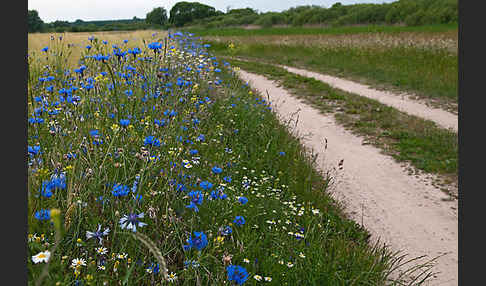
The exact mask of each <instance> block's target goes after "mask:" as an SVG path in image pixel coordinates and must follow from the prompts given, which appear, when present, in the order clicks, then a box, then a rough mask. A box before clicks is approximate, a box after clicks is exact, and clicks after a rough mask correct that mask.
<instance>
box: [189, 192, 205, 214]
mask: <svg viewBox="0 0 486 286" xmlns="http://www.w3.org/2000/svg"><path fill="white" fill-rule="evenodd" d="M187 195H188V196H189V197H190V198H191V203H190V204H189V205H187V206H186V208H190V209H194V211H196V212H198V211H199V209H198V207H197V205H201V204H202V202H203V200H204V195H203V193H201V192H199V191H191V192H190V193H189V194H187Z"/></svg>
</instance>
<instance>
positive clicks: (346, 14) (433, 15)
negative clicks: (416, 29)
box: [184, 0, 458, 28]
mask: <svg viewBox="0 0 486 286" xmlns="http://www.w3.org/2000/svg"><path fill="white" fill-rule="evenodd" d="M243 15H246V16H250V17H248V18H246V19H245V20H242V19H241V18H242V16H243ZM457 15H458V10H457V0H399V1H396V2H393V3H383V4H352V5H342V4H341V3H339V2H338V3H335V4H334V5H332V6H331V7H330V8H325V7H322V6H317V5H305V6H297V7H292V8H290V9H288V10H285V11H282V12H266V13H259V14H258V13H256V11H254V10H253V9H251V8H244V9H233V10H229V11H228V12H227V13H226V14H225V13H221V14H220V15H218V16H217V17H215V16H212V17H204V18H200V19H197V20H192V21H191V20H187V21H184V25H187V26H200V27H204V28H227V27H228V26H233V27H234V26H238V25H249V24H253V25H260V26H262V27H271V26H273V25H292V26H303V25H337V26H342V25H363V24H406V25H409V26H417V25H426V24H447V23H455V22H457Z"/></svg>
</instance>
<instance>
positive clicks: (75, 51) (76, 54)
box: [28, 30, 167, 67]
mask: <svg viewBox="0 0 486 286" xmlns="http://www.w3.org/2000/svg"><path fill="white" fill-rule="evenodd" d="M166 35H167V31H160V30H140V31H106V32H79V33H33V34H28V53H29V55H33V56H34V58H35V55H36V54H41V53H42V49H43V48H44V47H46V46H48V47H51V46H52V45H57V44H59V43H60V42H62V43H64V44H65V46H66V48H68V52H69V53H71V54H70V56H69V57H68V58H69V59H68V65H69V66H70V67H74V66H75V65H76V64H77V62H78V60H79V58H80V56H81V53H82V52H83V51H84V50H86V46H87V45H89V44H90V41H89V39H88V38H89V37H91V36H94V37H95V38H97V39H100V41H101V40H104V41H107V42H108V43H107V45H108V47H109V48H110V49H111V47H112V45H113V44H118V45H120V44H123V41H124V40H128V42H127V43H126V45H127V47H128V48H133V47H136V46H138V47H140V48H141V46H142V45H144V43H143V40H144V39H145V40H146V41H147V40H148V39H150V38H153V39H161V38H164V37H165V36H166ZM61 37H62V38H61ZM60 39H61V40H60Z"/></svg>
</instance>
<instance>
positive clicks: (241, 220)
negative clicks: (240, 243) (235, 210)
mask: <svg viewBox="0 0 486 286" xmlns="http://www.w3.org/2000/svg"><path fill="white" fill-rule="evenodd" d="M233 222H234V223H235V224H236V225H239V226H241V225H244V224H245V218H244V217H242V216H240V215H237V216H236V217H235V219H234V220H233Z"/></svg>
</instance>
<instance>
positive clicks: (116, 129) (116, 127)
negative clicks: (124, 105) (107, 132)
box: [111, 123, 120, 133]
mask: <svg viewBox="0 0 486 286" xmlns="http://www.w3.org/2000/svg"><path fill="white" fill-rule="evenodd" d="M111 130H113V132H115V133H117V132H118V131H119V130H120V126H118V124H116V123H115V124H113V125H111Z"/></svg>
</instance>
